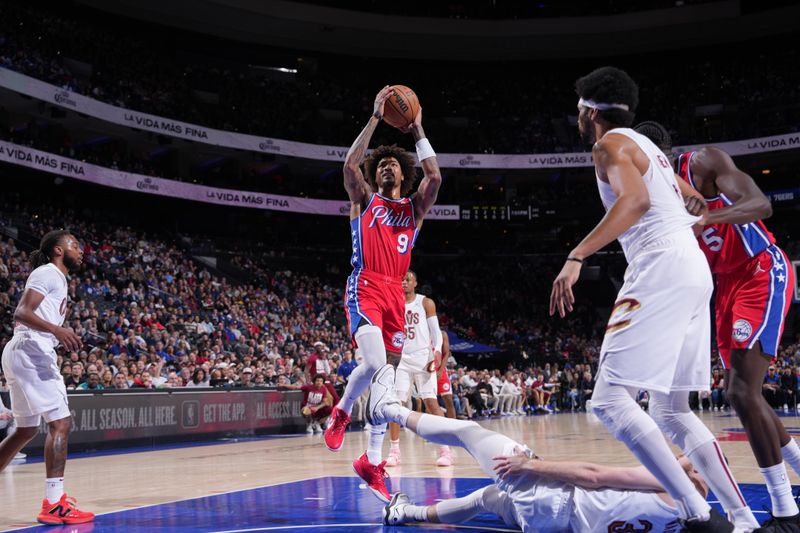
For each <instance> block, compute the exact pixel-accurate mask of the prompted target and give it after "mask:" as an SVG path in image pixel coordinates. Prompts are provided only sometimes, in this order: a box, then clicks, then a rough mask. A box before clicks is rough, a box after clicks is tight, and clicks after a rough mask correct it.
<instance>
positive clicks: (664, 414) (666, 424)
mask: <svg viewBox="0 0 800 533" xmlns="http://www.w3.org/2000/svg"><path fill="white" fill-rule="evenodd" d="M684 405H685V407H683V406H684ZM650 414H651V416H652V417H653V420H654V421H655V422H656V425H658V428H659V429H660V430H661V431H662V433H664V434H665V435H666V436H667V437H668V438H669V439H670V440H671V441H672V442H673V443H674V444H675V445H676V446H677V447H679V448H680V449H681V450H683V452H684V453H686V454H687V455H688V454H690V453H692V452H693V451H694V450H695V449H697V448H698V447H699V446H702V445H703V444H705V443H707V442H710V441H713V440H714V434H713V433H711V431H710V430H709V429H708V428H707V427H706V426H705V424H703V422H701V421H700V419H699V418H697V415H695V414H694V413H693V412H692V411H690V410H689V402H688V397H686V401H685V402H684V401H683V397H677V398H671V397H669V396H664V395H661V394H653V395H652V396H651V398H650Z"/></svg>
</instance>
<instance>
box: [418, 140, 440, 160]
mask: <svg viewBox="0 0 800 533" xmlns="http://www.w3.org/2000/svg"><path fill="white" fill-rule="evenodd" d="M416 147H417V159H419V160H420V161H423V160H425V159H428V158H430V157H436V152H434V151H433V147H432V146H431V142H430V141H429V140H428V139H427V137H426V138H424V139H420V140H418V141H417V144H416Z"/></svg>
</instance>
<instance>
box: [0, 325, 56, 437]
mask: <svg viewBox="0 0 800 533" xmlns="http://www.w3.org/2000/svg"><path fill="white" fill-rule="evenodd" d="M3 372H4V373H5V375H6V379H7V380H8V390H9V393H10V395H11V411H12V412H13V413H14V419H15V420H16V422H17V427H35V426H38V425H39V424H40V423H41V418H42V417H44V419H45V421H46V422H53V421H55V420H61V419H62V418H67V417H68V416H70V411H69V404H68V403H67V389H66V387H65V386H64V379H63V378H62V377H61V374H60V373H59V371H58V367H57V366H56V354H55V351H54V350H53V345H52V343H50V342H49V341H48V340H47V339H43V338H40V337H39V336H37V335H36V334H34V333H30V332H24V333H15V334H14V336H13V337H12V338H11V340H10V341H9V342H8V344H6V347H5V348H4V349H3Z"/></svg>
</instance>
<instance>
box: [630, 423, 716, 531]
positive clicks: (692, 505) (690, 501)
mask: <svg viewBox="0 0 800 533" xmlns="http://www.w3.org/2000/svg"><path fill="white" fill-rule="evenodd" d="M639 412H640V413H642V414H644V411H642V410H641V409H639ZM645 416H647V415H645ZM648 418H649V417H648ZM653 426H654V430H655V431H650V432H648V433H647V434H645V435H643V436H641V437H639V438H638V439H637V441H636V442H634V443H628V442H626V444H628V448H629V449H630V450H631V451H632V452H633V455H635V456H636V458H637V459H639V462H640V463H642V464H643V465H644V466H645V468H647V469H648V470H649V471H650V472H651V473H652V474H653V475H654V476H656V478H658V480H659V481H660V482H661V484H662V485H664V488H665V489H667V492H668V493H669V494H670V496H672V499H673V500H675V503H676V504H677V505H678V509H679V510H680V511H681V514H682V515H683V516H685V517H686V518H697V519H698V520H700V521H701V522H704V521H706V520H708V519H709V518H710V516H711V514H710V513H711V506H710V505H709V504H708V502H706V500H705V498H703V497H702V496H701V495H700V493H699V492H697V489H695V488H694V485H692V482H691V481H689V478H688V477H686V473H685V472H684V471H683V468H681V466H680V465H679V464H678V461H677V460H676V459H675V456H674V455H672V451H671V450H670V449H669V446H667V443H666V441H664V435H663V434H662V433H661V431H660V430H659V429H658V427H655V426H656V425H655V422H654V423H653ZM673 463H674V466H675V467H677V468H674V467H673Z"/></svg>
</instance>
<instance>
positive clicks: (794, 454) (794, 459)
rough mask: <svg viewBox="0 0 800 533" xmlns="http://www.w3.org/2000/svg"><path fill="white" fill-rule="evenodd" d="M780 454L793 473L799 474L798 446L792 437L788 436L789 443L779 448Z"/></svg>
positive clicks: (799, 454) (799, 452) (799, 456)
mask: <svg viewBox="0 0 800 533" xmlns="http://www.w3.org/2000/svg"><path fill="white" fill-rule="evenodd" d="M781 455H783V461H784V462H786V463H788V464H789V466H791V467H792V470H794V473H795V474H797V475H798V476H800V446H798V445H797V442H795V440H794V439H792V438H790V439H789V443H788V444H787V445H786V446H784V447H783V448H781Z"/></svg>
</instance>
